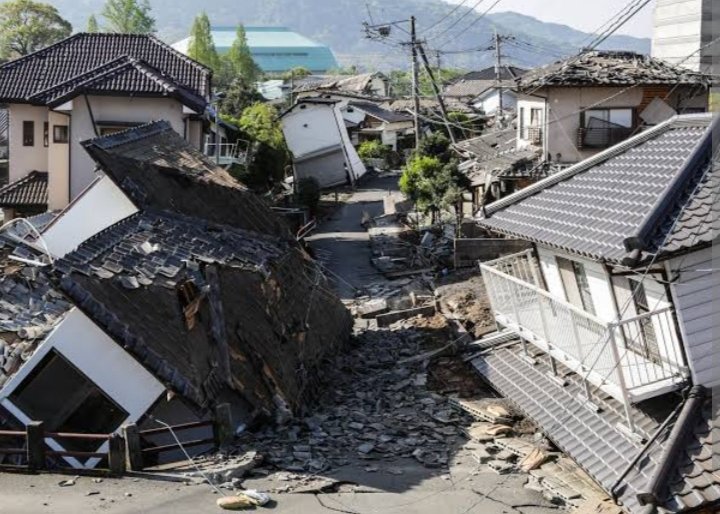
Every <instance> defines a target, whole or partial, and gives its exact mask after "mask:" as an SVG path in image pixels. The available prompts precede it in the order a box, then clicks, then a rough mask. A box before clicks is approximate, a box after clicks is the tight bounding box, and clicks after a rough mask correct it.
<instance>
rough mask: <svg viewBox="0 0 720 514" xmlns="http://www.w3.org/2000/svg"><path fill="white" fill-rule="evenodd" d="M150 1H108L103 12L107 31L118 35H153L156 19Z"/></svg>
mask: <svg viewBox="0 0 720 514" xmlns="http://www.w3.org/2000/svg"><path fill="white" fill-rule="evenodd" d="M150 11H151V10H150V3H149V2H148V0H107V2H106V3H105V7H104V8H103V11H102V16H103V18H105V22H106V25H105V30H106V31H107V32H115V33H118V34H152V33H154V32H155V18H153V17H152V15H151V14H150Z"/></svg>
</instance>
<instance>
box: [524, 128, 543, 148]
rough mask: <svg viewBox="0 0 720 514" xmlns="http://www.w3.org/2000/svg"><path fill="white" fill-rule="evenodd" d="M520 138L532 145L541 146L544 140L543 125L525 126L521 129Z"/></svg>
mask: <svg viewBox="0 0 720 514" xmlns="http://www.w3.org/2000/svg"><path fill="white" fill-rule="evenodd" d="M520 138H521V139H524V140H525V141H527V142H529V143H530V144H531V145H534V146H540V145H542V142H543V129H542V127H532V126H531V127H523V128H522V129H521V130H520Z"/></svg>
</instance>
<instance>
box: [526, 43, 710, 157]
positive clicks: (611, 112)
mask: <svg viewBox="0 0 720 514" xmlns="http://www.w3.org/2000/svg"><path fill="white" fill-rule="evenodd" d="M713 81H714V79H713V77H711V76H709V75H703V74H701V73H697V72H693V71H690V70H688V69H686V68H682V67H677V66H672V65H670V64H668V63H666V62H663V61H660V60H657V59H653V58H651V57H648V56H645V55H640V54H636V53H634V52H623V51H599V50H595V51H589V52H585V53H583V54H581V55H579V56H574V57H571V58H568V59H564V60H561V61H557V62H555V63H553V64H550V65H548V66H544V67H542V68H537V69H535V70H532V71H530V72H528V73H527V74H525V75H524V76H523V77H522V79H521V80H520V82H519V84H518V88H519V90H520V94H519V97H518V102H517V112H518V122H517V131H518V138H517V139H518V147H527V146H531V147H534V148H537V149H539V150H540V151H541V152H542V155H543V159H545V160H547V161H549V162H554V163H562V164H575V163H577V162H580V161H582V160H583V159H586V158H589V157H592V156H593V155H596V154H598V153H600V152H601V151H603V150H606V149H607V148H610V147H612V146H614V145H616V144H618V143H621V142H622V141H624V140H626V139H628V138H629V137H630V136H632V135H634V134H637V133H638V132H640V131H641V130H643V129H644V128H647V127H649V126H655V125H657V124H659V123H661V122H663V121H666V120H668V119H669V118H671V117H672V116H674V115H677V114H690V113H698V112H706V111H707V109H708V92H709V87H710V86H711V85H712V83H713Z"/></svg>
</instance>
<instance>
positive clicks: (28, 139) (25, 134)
mask: <svg viewBox="0 0 720 514" xmlns="http://www.w3.org/2000/svg"><path fill="white" fill-rule="evenodd" d="M22 144H23V146H27V147H30V146H35V121H34V120H23V122H22Z"/></svg>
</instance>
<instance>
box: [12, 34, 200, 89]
mask: <svg viewBox="0 0 720 514" xmlns="http://www.w3.org/2000/svg"><path fill="white" fill-rule="evenodd" d="M123 56H127V57H131V58H134V59H137V60H138V61H142V62H145V63H147V65H149V66H151V67H152V68H154V69H156V70H160V72H161V73H162V74H163V75H164V76H165V77H167V78H168V80H170V81H172V82H174V83H176V84H180V85H182V86H183V87H185V88H187V89H188V90H190V91H192V92H193V93H194V94H195V95H197V96H200V97H207V96H208V95H209V94H210V91H209V88H210V75H211V72H210V70H209V69H208V68H206V67H204V66H203V65H201V64H199V63H197V62H195V61H193V60H192V59H190V58H188V57H186V56H184V55H182V54H181V53H179V52H177V51H175V50H173V49H172V48H171V47H169V46H168V45H166V44H165V43H163V42H161V41H160V40H158V39H157V38H155V37H153V36H150V35H140V34H84V33H79V34H75V35H73V36H70V37H69V38H67V39H64V40H62V41H60V42H58V43H56V44H54V45H51V46H49V47H47V48H44V49H43V50H40V51H38V52H35V53H33V54H30V55H27V56H25V57H21V58H19V59H16V60H14V61H10V62H8V63H6V64H4V65H2V66H0V101H2V102H6V103H10V102H29V99H30V98H31V97H32V96H33V95H36V94H37V93H39V92H41V91H45V90H47V89H49V88H52V87H54V86H57V85H59V84H63V83H65V82H67V81H68V80H70V79H72V78H74V77H78V76H80V75H83V74H85V73H87V72H88V71H90V70H94V69H96V68H98V67H100V66H103V65H106V64H108V63H110V62H111V61H114V60H116V59H118V58H120V57H123ZM120 85H121V86H122V87H124V90H125V91H130V92H132V91H133V90H134V88H136V87H138V84H136V83H134V81H128V82H127V83H124V84H118V86H120Z"/></svg>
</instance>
